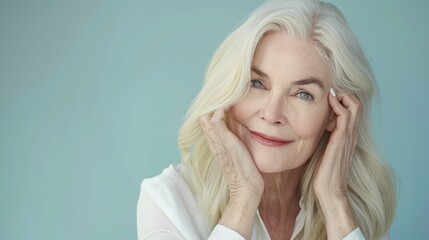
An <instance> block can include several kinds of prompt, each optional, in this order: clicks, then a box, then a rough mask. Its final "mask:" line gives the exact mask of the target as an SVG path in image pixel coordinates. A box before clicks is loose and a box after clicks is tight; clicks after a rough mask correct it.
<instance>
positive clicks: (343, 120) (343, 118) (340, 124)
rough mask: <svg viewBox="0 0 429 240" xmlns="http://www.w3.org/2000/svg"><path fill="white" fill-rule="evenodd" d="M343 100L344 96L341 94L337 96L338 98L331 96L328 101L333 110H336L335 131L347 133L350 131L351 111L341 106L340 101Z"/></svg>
mask: <svg viewBox="0 0 429 240" xmlns="http://www.w3.org/2000/svg"><path fill="white" fill-rule="evenodd" d="M342 99H343V96H342V95H340V94H337V95H336V96H333V95H332V94H329V98H328V101H329V104H330V105H331V107H332V110H334V113H335V114H336V115H337V120H336V128H335V129H338V130H339V131H342V132H345V131H346V130H347V129H348V123H349V119H350V111H349V110H348V109H347V108H345V107H344V106H343V105H342V104H341V102H340V101H341V100H342Z"/></svg>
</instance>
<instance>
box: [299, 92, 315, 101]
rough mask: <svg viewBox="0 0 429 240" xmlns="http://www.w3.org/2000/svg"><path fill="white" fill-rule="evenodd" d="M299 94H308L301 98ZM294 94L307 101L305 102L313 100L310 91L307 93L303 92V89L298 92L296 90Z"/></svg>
mask: <svg viewBox="0 0 429 240" xmlns="http://www.w3.org/2000/svg"><path fill="white" fill-rule="evenodd" d="M301 94H307V96H308V98H302V97H299V95H301ZM296 96H298V97H299V98H300V99H302V100H304V101H307V102H309V101H313V99H314V98H313V95H311V94H310V93H308V92H305V91H300V92H298V93H297V94H296Z"/></svg>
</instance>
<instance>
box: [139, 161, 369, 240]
mask: <svg viewBox="0 0 429 240" xmlns="http://www.w3.org/2000/svg"><path fill="white" fill-rule="evenodd" d="M179 168H180V165H179V166H178V167H174V166H170V167H168V168H166V169H164V171H163V172H162V174H160V175H158V176H156V177H153V178H149V179H145V180H144V181H143V182H142V184H141V192H140V197H139V200H138V203H137V233H138V239H139V240H143V239H145V240H146V239H147V240H150V239H153V240H161V239H162V240H164V239H165V240H168V239H172V240H173V239H175V240H178V239H191V240H193V239H213V240H214V239H231V240H244V238H243V237H242V236H241V235H240V234H239V233H237V232H235V231H233V230H231V229H229V228H227V227H225V226H222V225H220V224H218V225H217V226H216V227H215V228H214V229H213V230H212V229H210V227H209V223H208V222H207V220H206V218H205V217H204V215H203V212H202V210H201V208H200V207H199V206H198V204H197V202H196V199H195V198H194V195H193V193H192V191H191V189H190V188H189V186H188V184H187V183H186V181H185V179H184V178H183V176H182V175H181V173H180V171H179ZM299 205H300V207H301V210H300V212H299V214H298V216H297V218H296V220H295V226H294V229H293V233H292V237H291V239H295V237H296V235H297V234H298V233H299V232H300V231H301V230H302V228H303V226H304V210H303V201H302V199H301V201H300V202H299ZM256 215H257V217H256V220H255V222H254V224H253V230H252V240H259V239H263V240H265V239H266V240H269V239H270V236H269V234H268V231H267V229H266V228H265V225H264V222H263V221H262V218H261V216H260V215H259V211H257V214H256ZM364 239H365V238H364V236H363V235H362V232H361V231H360V229H359V228H356V229H355V230H354V231H352V232H351V233H350V234H348V235H347V236H346V237H345V238H344V239H343V240H364Z"/></svg>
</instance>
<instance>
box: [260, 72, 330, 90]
mask: <svg viewBox="0 0 429 240" xmlns="http://www.w3.org/2000/svg"><path fill="white" fill-rule="evenodd" d="M252 71H254V72H255V73H256V74H258V75H259V76H261V77H263V78H269V77H268V75H267V74H266V73H264V72H263V71H261V70H259V69H257V68H256V67H252ZM293 84H295V85H308V84H316V85H318V86H319V87H321V88H322V89H325V88H324V86H323V82H322V81H320V79H318V78H315V77H309V78H306V79H301V80H297V81H294V82H293Z"/></svg>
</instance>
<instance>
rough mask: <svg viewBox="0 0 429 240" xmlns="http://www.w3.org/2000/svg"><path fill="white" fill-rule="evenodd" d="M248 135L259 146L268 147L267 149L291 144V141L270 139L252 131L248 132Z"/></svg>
mask: <svg viewBox="0 0 429 240" xmlns="http://www.w3.org/2000/svg"><path fill="white" fill-rule="evenodd" d="M249 131H250V130H249ZM250 134H251V136H252V137H253V138H254V139H255V140H256V141H258V142H259V143H260V144H262V145H265V146H269V147H280V146H284V145H286V144H289V143H291V142H293V141H288V140H285V139H281V138H276V137H271V136H268V135H265V134H263V133H258V132H254V131H250Z"/></svg>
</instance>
